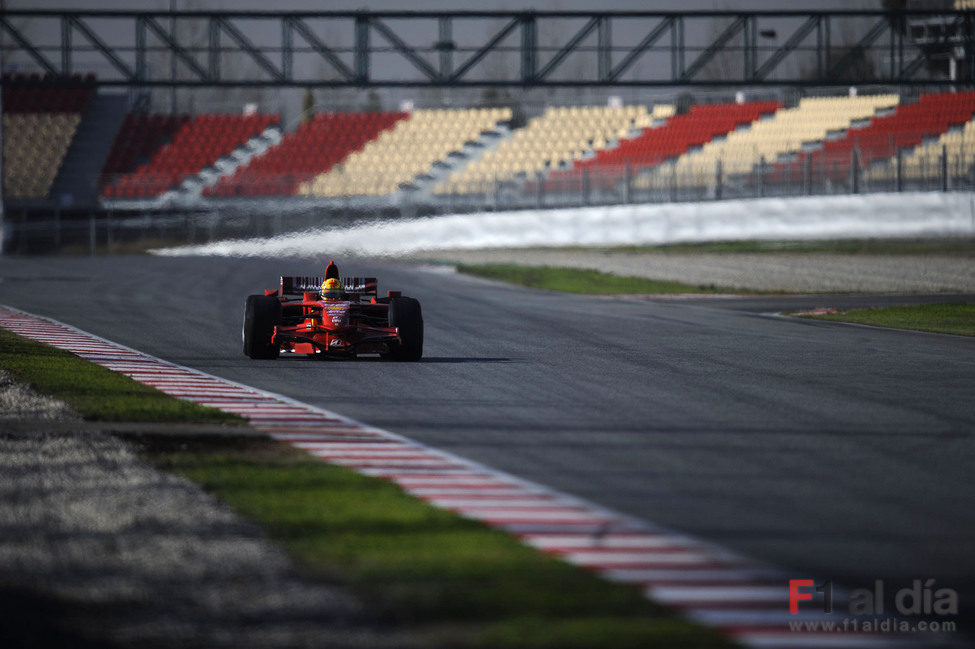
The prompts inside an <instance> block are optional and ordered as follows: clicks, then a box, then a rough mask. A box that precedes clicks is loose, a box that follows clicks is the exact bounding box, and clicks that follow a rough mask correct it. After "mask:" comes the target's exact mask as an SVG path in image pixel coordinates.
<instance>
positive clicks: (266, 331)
mask: <svg viewBox="0 0 975 649" xmlns="http://www.w3.org/2000/svg"><path fill="white" fill-rule="evenodd" d="M280 319H281V302H279V301H278V298H277V296H274V295H250V296H248V297H247V303H246V304H245V305H244V330H243V334H242V337H243V339H244V354H245V355H247V356H250V357H251V358H277V357H278V355H279V354H280V353H281V348H280V347H279V346H278V345H273V344H271V336H273V335H274V327H275V326H277V324H278V322H279V321H280Z"/></svg>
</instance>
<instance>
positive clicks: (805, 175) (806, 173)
mask: <svg viewBox="0 0 975 649" xmlns="http://www.w3.org/2000/svg"><path fill="white" fill-rule="evenodd" d="M810 157H811V156H810V155H809V154H808V153H807V154H805V155H803V156H802V189H803V193H804V194H805V195H806V196H811V195H812V161H811V160H810Z"/></svg>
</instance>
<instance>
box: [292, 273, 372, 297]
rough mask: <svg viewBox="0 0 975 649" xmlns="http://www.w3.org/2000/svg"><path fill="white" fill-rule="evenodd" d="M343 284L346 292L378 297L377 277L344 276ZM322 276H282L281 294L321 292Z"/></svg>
mask: <svg viewBox="0 0 975 649" xmlns="http://www.w3.org/2000/svg"><path fill="white" fill-rule="evenodd" d="M341 280H342V286H343V287H345V292H346V293H350V294H355V295H358V296H360V297H376V296H377V295H378V291H379V282H378V281H377V280H376V278H375V277H342V278H341ZM324 281H325V280H323V279H322V278H321V277H287V276H284V275H282V276H281V288H280V289H279V293H280V295H281V296H282V297H283V296H285V295H301V294H302V293H305V292H306V291H314V292H316V293H317V292H319V291H321V290H322V282H324Z"/></svg>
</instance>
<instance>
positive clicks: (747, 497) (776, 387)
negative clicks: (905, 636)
mask: <svg viewBox="0 0 975 649" xmlns="http://www.w3.org/2000/svg"><path fill="white" fill-rule="evenodd" d="M325 261H327V259H323V260H300V259H292V260H285V259H280V260H259V259H230V258H202V257H200V258H196V257H190V258H155V257H128V258H124V257H117V258H97V259H84V258H0V304H8V305H11V306H14V307H18V308H21V309H24V310H27V311H29V312H32V313H36V314H39V315H45V316H49V317H53V318H56V319H58V320H60V321H62V322H66V323H68V324H71V325H74V326H76V327H79V328H81V329H83V330H86V331H89V332H92V333H95V334H97V335H100V336H103V337H105V338H108V339H110V340H113V341H116V342H120V343H122V344H125V345H128V346H131V347H134V348H136V349H139V350H141V351H145V352H147V353H149V354H153V355H156V356H159V357H161V358H163V359H166V360H170V361H173V362H176V363H180V364H183V365H187V366H190V367H194V368H197V369H200V370H202V371H205V372H209V373H212V374H214V375H217V376H221V377H225V378H228V379H231V380H234V381H238V382H241V383H244V384H247V385H252V386H255V387H258V388H262V389H265V390H269V391H273V392H277V393H281V394H284V395H286V396H289V397H292V398H295V399H298V400H300V401H303V402H306V403H310V404H313V405H316V406H320V407H324V408H327V409H330V410H333V411H336V412H339V413H341V414H343V415H346V416H350V417H353V418H356V419H358V420H360V421H363V422H365V423H368V424H372V425H375V426H379V427H382V428H385V429H387V430H390V431H393V432H395V433H399V434H403V435H406V436H408V437H410V438H413V439H415V440H418V441H420V442H423V443H425V444H429V445H432V446H435V447H438V448H442V449H445V450H449V451H451V452H453V453H456V454H457V455H460V456H463V457H467V458H470V459H473V460H475V461H479V462H483V463H485V464H487V465H490V466H492V467H495V468H497V469H501V470H504V471H507V472H509V473H512V474H515V475H517V476H521V477H525V478H528V479H530V480H533V481H535V482H538V483H541V484H544V485H547V486H550V487H553V488H555V489H558V490H560V491H564V492H567V493H570V494H573V495H577V496H581V497H583V498H586V499H588V500H591V501H593V502H595V503H597V504H600V505H604V506H607V507H609V508H612V509H614V510H616V511H619V512H621V513H624V514H630V515H634V516H636V517H638V518H641V519H645V520H648V521H652V522H654V523H656V524H659V525H662V526H665V527H669V528H672V529H674V530H678V531H681V532H685V533H689V534H692V535H695V536H698V537H700V538H703V539H707V540H709V541H712V542H716V543H718V544H721V545H724V546H726V547H728V548H731V549H733V550H736V551H738V552H740V553H742V554H744V555H746V556H750V557H754V558H757V559H760V560H763V561H766V562H768V563H771V564H773V565H777V566H781V567H784V568H787V569H791V570H794V571H795V576H796V578H802V577H809V576H816V577H820V578H829V579H833V580H835V581H836V582H837V583H844V584H846V585H850V586H852V587H866V586H871V585H872V584H873V582H874V580H875V579H883V580H886V581H887V583H888V584H889V585H890V586H891V587H893V586H895V585H896V587H898V588H899V587H901V586H903V585H909V580H911V579H915V578H921V579H936V580H937V582H936V583H937V585H936V586H935V588H939V587H953V588H956V589H957V590H959V592H960V601H961V605H962V607H963V609H965V615H964V620H963V621H962V625H961V626H962V627H963V628H968V629H969V630H970V624H964V623H965V622H968V621H969V620H971V619H972V607H973V604H975V556H973V548H975V480H973V478H972V476H973V470H972V467H973V466H975V441H973V433H975V339H970V338H962V337H954V336H946V335H938V334H926V333H915V332H902V331H891V330H882V329H875V328H867V327H856V326H848V325H839V324H833V323H824V322H813V321H805V320H796V319H785V318H776V317H770V316H769V315H767V314H768V313H769V312H773V311H778V310H782V309H797V308H806V307H809V308H812V307H818V306H845V305H853V304H862V305H871V304H876V305H879V304H886V303H897V302H910V301H916V298H907V299H905V298H897V297H890V296H885V297H857V296H842V297H828V296H816V297H782V298H779V297H756V298H745V299H722V300H695V301H657V300H621V299H608V298H596V297H586V296H570V295H564V294H555V293H549V292H544V291H532V290H528V289H521V288H513V287H508V286H504V285H501V284H497V283H492V282H486V281H483V280H478V279H474V278H468V277H464V276H458V275H451V274H443V273H435V272H430V271H427V270H423V269H418V268H414V267H410V266H405V265H396V264H390V263H387V262H383V263H367V262H362V261H357V262H354V263H353V262H349V263H342V260H338V261H339V262H340V267H341V269H342V274H343V275H367V274H368V275H378V276H379V279H380V290H381V291H385V290H387V289H403V290H404V292H405V293H406V294H408V295H412V296H414V297H417V298H419V299H420V300H421V302H422V304H423V311H424V320H425V325H426V346H425V357H424V359H423V361H422V362H420V363H386V362H379V361H373V360H370V359H367V358H364V359H360V360H359V361H355V362H350V361H316V360H309V359H306V358H282V359H280V360H277V361H251V360H249V359H247V358H245V357H244V356H243V355H242V354H241V343H240V325H241V315H242V309H243V302H244V298H245V296H246V295H248V294H250V293H259V292H261V290H262V289H264V288H271V287H274V286H275V285H276V283H277V276H278V275H279V274H295V275H298V274H307V275H314V274H320V273H321V272H322V269H323V266H324V262H325ZM932 299H935V300H944V299H947V298H946V297H945V296H938V297H935V298H932Z"/></svg>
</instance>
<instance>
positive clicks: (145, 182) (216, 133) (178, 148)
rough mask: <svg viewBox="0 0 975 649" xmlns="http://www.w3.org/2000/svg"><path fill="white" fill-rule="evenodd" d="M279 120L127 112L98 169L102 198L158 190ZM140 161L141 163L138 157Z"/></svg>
mask: <svg viewBox="0 0 975 649" xmlns="http://www.w3.org/2000/svg"><path fill="white" fill-rule="evenodd" d="M278 121H279V119H278V117H277V116H276V115H262V114H254V115H229V114H204V115H197V116H196V117H189V116H186V115H129V116H128V117H127V118H126V120H125V122H124V123H123V125H122V128H121V129H120V131H119V133H118V135H117V136H116V138H115V144H114V146H113V148H112V152H111V153H110V154H109V157H108V160H107V161H106V163H105V166H104V168H103V175H104V178H105V181H106V186H105V187H103V190H102V195H103V196H105V197H108V195H109V192H108V191H107V187H108V186H110V184H111V183H114V184H115V185H116V189H115V190H113V191H112V192H111V194H112V195H113V196H115V197H125V198H142V197H152V196H157V195H159V194H162V193H164V192H166V191H168V190H169V189H171V188H173V187H175V186H176V185H178V184H179V183H180V182H182V181H183V180H184V179H186V177H187V176H190V175H192V174H195V173H198V172H200V171H201V170H202V169H205V168H206V167H209V166H212V165H213V164H214V163H216V161H217V160H218V159H219V158H220V157H222V156H225V155H228V154H229V153H231V152H232V151H233V150H234V149H236V148H237V147H239V146H241V145H242V144H244V143H245V142H247V141H248V140H249V139H251V138H252V137H255V136H257V135H260V134H261V133H262V132H263V131H264V130H265V129H266V128H268V127H269V126H271V125H273V124H275V123H277V122H278ZM142 161H144V162H142Z"/></svg>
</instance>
